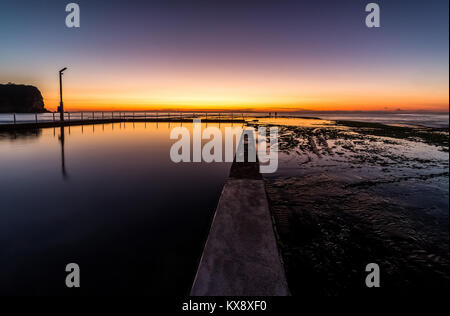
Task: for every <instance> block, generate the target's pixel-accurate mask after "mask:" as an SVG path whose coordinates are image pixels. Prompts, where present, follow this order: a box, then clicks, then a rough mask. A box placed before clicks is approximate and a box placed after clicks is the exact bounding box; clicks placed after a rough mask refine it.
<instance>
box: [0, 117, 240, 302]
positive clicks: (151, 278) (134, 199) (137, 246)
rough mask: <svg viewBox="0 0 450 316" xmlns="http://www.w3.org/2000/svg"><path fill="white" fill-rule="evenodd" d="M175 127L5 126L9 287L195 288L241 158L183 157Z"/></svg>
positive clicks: (0, 280) (1, 245) (3, 246)
mask: <svg viewBox="0 0 450 316" xmlns="http://www.w3.org/2000/svg"><path fill="white" fill-rule="evenodd" d="M178 124H179V123H178ZM211 125H212V124H209V126H211ZM229 125H230V124H228V125H227V124H221V126H220V128H221V129H222V130H223V128H224V127H225V126H229ZM183 126H185V127H188V128H192V124H185V123H183ZM235 126H236V124H235ZM172 127H174V124H173V123H172V124H171V125H170V124H169V123H135V124H133V123H116V124H114V125H112V124H105V125H95V126H84V127H81V126H77V127H74V126H72V127H70V128H69V127H66V128H55V129H53V128H48V129H38V130H34V131H27V132H21V133H13V132H9V133H5V132H2V133H0V294H57V295H72V294H101V295H103V294H142V295H171V296H173V295H179V296H182V295H186V294H188V293H189V290H190V287H191V284H192V281H193V279H194V277H195V272H196V269H197V265H198V262H199V260H200V256H201V253H202V250H203V245H204V242H205V240H206V238H207V234H208V230H209V225H210V222H211V220H212V217H213V215H214V210H215V206H216V204H217V201H218V198H219V195H220V192H221V189H222V186H223V184H224V182H225V179H226V177H227V176H228V172H229V169H230V166H231V165H230V164H229V163H213V164H207V163H181V164H175V163H173V162H172V161H171V160H170V157H169V150H170V146H171V144H172V143H173V142H174V141H173V140H170V138H169V134H170V130H171V128H172ZM72 262H74V263H77V264H78V265H79V266H80V270H81V288H79V289H69V288H66V286H65V278H66V275H67V274H68V273H67V272H65V267H66V265H67V264H68V263H72Z"/></svg>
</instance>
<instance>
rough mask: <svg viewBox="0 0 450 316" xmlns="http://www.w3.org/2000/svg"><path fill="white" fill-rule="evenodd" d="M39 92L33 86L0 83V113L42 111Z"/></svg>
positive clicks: (44, 110)
mask: <svg viewBox="0 0 450 316" xmlns="http://www.w3.org/2000/svg"><path fill="white" fill-rule="evenodd" d="M44 112H48V111H47V110H46V109H45V106H44V100H43V98H42V95H41V92H40V91H39V89H38V88H36V87H35V86H28V85H22V84H13V83H8V84H0V113H44Z"/></svg>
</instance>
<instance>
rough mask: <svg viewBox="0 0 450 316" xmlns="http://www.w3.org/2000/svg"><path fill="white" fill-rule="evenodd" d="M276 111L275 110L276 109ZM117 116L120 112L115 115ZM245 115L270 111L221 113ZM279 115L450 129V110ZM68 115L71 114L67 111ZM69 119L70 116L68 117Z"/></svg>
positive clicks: (7, 118)
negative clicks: (445, 111) (448, 111)
mask: <svg viewBox="0 0 450 316" xmlns="http://www.w3.org/2000/svg"><path fill="white" fill-rule="evenodd" d="M272 113H274V112H272ZM105 115H106V117H110V115H111V114H110V113H106V114H105ZM115 115H116V117H117V115H119V114H118V113H116V114H115ZM122 115H127V116H132V115H133V113H132V112H122ZM135 115H136V117H139V116H140V117H143V116H144V114H143V113H142V112H136V114H135ZM147 115H148V116H149V117H150V116H153V117H155V115H156V113H150V112H149V113H148V114H147ZM169 115H170V116H171V117H174V116H175V117H177V116H179V113H175V112H173V113H171V114H169ZM182 115H183V117H187V116H192V113H183V114H182ZM208 115H209V116H210V117H211V116H216V117H217V116H218V115H219V113H209V114H208ZM242 115H244V117H247V118H248V117H252V116H254V117H262V116H267V115H268V113H265V112H252V113H234V114H231V113H220V117H222V118H224V117H227V118H231V117H233V118H235V119H236V118H241V117H242ZM278 115H280V116H285V117H291V116H302V117H303V116H304V117H308V116H309V117H320V118H323V119H325V120H349V121H360V122H377V123H383V124H401V125H414V126H415V125H419V126H426V127H437V128H446V127H448V126H449V114H448V113H395V112H389V113H378V112H297V113H289V112H288V113H282V112H278ZM66 116H67V114H66ZM92 117H95V118H97V119H99V118H101V117H102V115H101V113H84V119H91V118H92ZM158 117H168V114H167V113H165V112H161V113H158ZM16 118H17V122H19V123H33V122H35V116H34V114H16ZM71 118H72V119H73V120H77V119H78V120H79V119H81V116H80V113H73V114H71ZM66 119H67V117H66ZM52 120H53V116H52V113H44V114H38V121H39V122H51V121H52ZM56 120H58V115H56ZM13 122H14V117H13V115H12V114H0V124H12V123H13Z"/></svg>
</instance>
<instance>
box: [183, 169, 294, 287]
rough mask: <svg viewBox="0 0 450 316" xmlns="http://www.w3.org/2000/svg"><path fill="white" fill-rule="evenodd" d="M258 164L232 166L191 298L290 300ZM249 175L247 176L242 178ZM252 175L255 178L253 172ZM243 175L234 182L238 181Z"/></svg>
mask: <svg viewBox="0 0 450 316" xmlns="http://www.w3.org/2000/svg"><path fill="white" fill-rule="evenodd" d="M255 166H256V167H258V166H259V165H258V163H248V162H245V163H236V162H234V163H233V167H232V170H231V176H232V177H231V178H229V179H228V180H227V182H226V183H225V186H224V188H223V190H222V194H221V196H220V199H219V203H218V205H217V209H216V214H215V217H214V220H213V223H212V225H211V230H210V233H209V236H208V240H207V242H206V246H205V249H204V251H203V256H202V258H201V261H200V264H199V267H198V271H197V275H196V278H195V281H194V284H193V287H192V290H191V295H192V296H286V295H289V290H288V286H287V282H286V277H285V272H284V268H283V266H282V264H281V260H280V256H279V253H278V249H277V244H276V239H275V234H274V231H273V225H272V218H271V215H270V211H269V205H268V202H267V197H266V192H265V188H264V181H263V180H262V178H261V175H260V174H259V172H258V175H255V173H254V171H255V170H258V169H257V168H255ZM239 169H244V171H245V172H244V173H240V172H238V170H239ZM249 170H250V171H251V170H253V172H249ZM242 174H244V175H245V177H246V178H242V177H241V176H236V177H233V175H242Z"/></svg>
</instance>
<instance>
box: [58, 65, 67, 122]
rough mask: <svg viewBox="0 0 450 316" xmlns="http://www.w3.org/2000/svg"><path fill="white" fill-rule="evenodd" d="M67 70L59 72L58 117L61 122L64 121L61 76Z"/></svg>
mask: <svg viewBox="0 0 450 316" xmlns="http://www.w3.org/2000/svg"><path fill="white" fill-rule="evenodd" d="M66 69H67V67H64V68H63V69H61V70H60V71H59V108H58V110H59V117H60V120H61V121H64V104H63V96H62V74H63V72H64V71H65V70H66Z"/></svg>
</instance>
